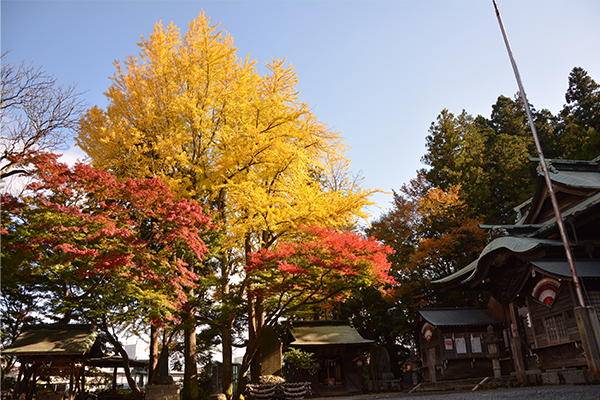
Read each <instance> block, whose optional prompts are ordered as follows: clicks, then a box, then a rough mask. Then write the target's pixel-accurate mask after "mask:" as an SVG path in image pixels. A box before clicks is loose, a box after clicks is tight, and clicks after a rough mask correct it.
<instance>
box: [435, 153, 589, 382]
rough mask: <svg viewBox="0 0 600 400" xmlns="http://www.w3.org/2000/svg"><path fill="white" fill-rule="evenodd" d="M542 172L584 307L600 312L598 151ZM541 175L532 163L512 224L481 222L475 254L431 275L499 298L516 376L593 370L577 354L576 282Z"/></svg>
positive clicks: (553, 162) (448, 286) (581, 352)
mask: <svg viewBox="0 0 600 400" xmlns="http://www.w3.org/2000/svg"><path fill="white" fill-rule="evenodd" d="M531 160H532V161H536V162H537V161H538V160H537V159H531ZM549 171H550V173H549V175H550V178H551V181H552V185H553V188H554V191H555V193H556V197H557V200H558V203H559V207H560V209H561V213H562V217H563V220H564V222H565V225H566V227H567V231H568V232H567V233H568V236H569V244H570V247H571V249H572V252H573V255H574V258H575V266H576V270H577V275H578V277H579V281H580V284H581V288H582V290H583V293H584V297H585V302H586V306H588V307H589V306H593V307H595V311H596V313H600V157H597V158H596V159H594V160H592V161H573V160H550V161H549ZM541 174H542V173H541V169H540V168H539V167H538V180H537V183H536V186H535V191H534V194H533V197H532V198H531V199H530V200H528V201H527V202H526V203H524V204H522V205H521V206H519V207H518V208H517V209H516V210H517V212H518V220H517V222H516V223H515V224H514V225H502V226H481V227H482V228H484V229H487V230H488V231H489V241H488V244H487V245H486V246H485V248H483V250H482V251H481V253H480V255H479V257H478V258H477V260H475V261H474V262H472V263H471V264H469V265H468V266H466V267H465V268H463V269H462V270H460V271H458V272H456V273H454V274H452V275H450V276H447V277H445V278H443V279H440V280H438V281H434V283H435V284H437V285H438V287H440V288H442V289H452V288H457V287H462V288H463V289H464V288H470V289H471V290H476V291H479V292H488V293H489V294H491V296H492V297H493V299H495V301H497V302H499V303H500V304H501V309H502V310H503V311H502V313H501V314H503V315H504V318H503V322H505V323H506V325H507V327H510V329H508V330H507V336H508V337H509V342H510V353H511V357H512V360H513V363H514V370H515V371H516V374H517V376H518V378H519V380H520V381H522V382H526V380H527V377H526V374H527V371H534V370H538V371H541V372H544V371H547V370H552V369H561V370H562V369H586V368H589V367H590V365H592V370H589V372H590V373H593V372H594V371H593V369H594V368H595V367H594V365H593V364H590V362H591V361H590V358H589V357H590V355H589V354H588V358H586V355H585V354H584V347H583V346H584V345H587V344H588V343H589V342H587V343H586V341H582V331H581V329H582V328H581V327H580V326H578V318H576V314H577V313H578V312H580V310H578V309H577V308H578V307H579V304H578V299H577V295H576V288H575V287H574V285H573V278H572V274H571V271H570V268H569V264H568V262H567V259H566V255H565V250H564V247H563V243H562V241H561V237H560V232H559V230H558V225H557V222H556V217H555V216H554V211H553V208H552V205H551V202H550V198H549V196H548V188H547V186H546V182H545V180H544V178H543V175H541ZM589 310H591V309H589ZM500 316H502V315H500ZM596 319H597V318H596V315H593V316H592V318H591V319H590V321H591V323H590V324H591V325H595V328H594V329H599V328H598V323H597V320H596ZM585 332H586V331H584V333H585ZM587 332H589V331H587ZM582 342H583V343H582Z"/></svg>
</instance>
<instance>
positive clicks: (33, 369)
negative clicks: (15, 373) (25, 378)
mask: <svg viewBox="0 0 600 400" xmlns="http://www.w3.org/2000/svg"><path fill="white" fill-rule="evenodd" d="M37 368H38V364H36V363H33V365H32V366H31V378H30V379H31V381H30V382H29V387H28V388H27V394H26V395H25V399H27V400H32V398H33V395H34V394H35V387H36V381H37Z"/></svg>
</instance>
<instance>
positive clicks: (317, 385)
mask: <svg viewBox="0 0 600 400" xmlns="http://www.w3.org/2000/svg"><path fill="white" fill-rule="evenodd" d="M373 344H374V341H373V340H368V339H364V338H363V337H362V336H361V335H360V334H359V333H358V331H357V330H356V329H355V328H353V327H352V326H350V323H349V322H348V321H295V322H294V324H293V327H292V328H291V329H290V330H289V332H288V334H287V338H286V341H285V344H284V348H288V347H295V348H298V349H301V350H304V351H307V352H310V353H314V355H315V364H316V365H317V367H318V371H317V373H316V374H315V375H312V376H311V377H304V378H305V379H311V380H312V382H311V384H312V388H313V391H314V392H316V393H318V394H320V395H325V394H327V395H333V394H348V393H360V392H361V391H362V387H361V384H362V382H361V369H362V366H363V364H362V358H361V357H360V355H361V352H363V351H368V350H369V349H370V348H371V346H372V345H373Z"/></svg>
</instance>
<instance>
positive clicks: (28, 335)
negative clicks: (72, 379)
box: [2, 324, 98, 356]
mask: <svg viewBox="0 0 600 400" xmlns="http://www.w3.org/2000/svg"><path fill="white" fill-rule="evenodd" d="M97 336H98V333H97V332H96V331H95V329H92V328H91V327H90V326H89V325H65V324H63V325H42V326H38V327H34V328H33V329H29V330H26V331H24V332H23V333H21V334H20V335H19V336H18V337H17V339H15V341H14V343H13V344H12V345H10V346H9V347H7V348H6V349H4V350H2V353H3V354H6V355H12V356H25V355H83V354H85V353H87V352H88V351H89V350H90V349H91V348H92V345H93V344H94V342H95V341H96V337H97Z"/></svg>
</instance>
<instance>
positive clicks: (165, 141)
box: [77, 13, 371, 253]
mask: <svg viewBox="0 0 600 400" xmlns="http://www.w3.org/2000/svg"><path fill="white" fill-rule="evenodd" d="M217 26H218V25H212V26H211V25H210V20H209V18H207V17H206V16H205V15H204V13H200V15H199V16H198V18H196V19H195V20H194V21H192V22H191V23H190V24H189V28H188V31H187V32H186V33H185V35H184V36H182V35H181V33H180V31H179V29H178V28H177V27H176V26H174V25H173V24H170V25H169V26H167V27H164V26H163V25H162V24H161V23H158V24H156V26H155V28H154V31H153V33H152V34H151V35H150V37H149V38H148V39H144V38H142V39H141V41H140V43H139V47H140V54H139V57H129V58H128V59H127V60H126V61H125V62H124V64H123V65H121V64H120V63H118V62H117V63H115V66H116V73H115V75H114V77H113V83H112V85H111V87H110V88H109V90H108V92H107V93H106V96H107V98H108V107H107V109H106V110H105V111H102V110H100V109H98V108H94V109H91V110H90V111H89V112H88V113H87V115H86V116H85V117H84V119H83V120H82V124H81V132H80V133H79V137H78V139H77V141H78V143H79V144H80V146H82V148H83V149H84V150H85V151H86V153H88V155H89V156H90V158H91V159H92V160H93V163H94V164H95V165H96V166H101V167H102V168H104V169H108V170H112V171H114V172H115V174H116V175H117V176H119V177H128V176H135V177H147V176H151V177H159V178H161V179H162V180H163V181H164V182H165V183H166V184H167V185H168V186H169V187H170V188H171V190H173V192H174V193H176V194H177V196H180V197H188V198H195V199H201V200H203V201H210V202H211V204H212V206H213V207H214V208H216V209H218V215H219V216H220V219H221V222H222V223H224V224H226V225H225V226H224V229H223V232H224V234H225V235H226V238H225V239H224V240H223V246H224V247H226V248H229V249H237V251H238V252H241V253H243V249H244V243H243V241H244V239H245V238H246V237H252V243H254V244H255V245H256V246H259V247H260V246H262V245H264V243H263V244H261V238H262V237H263V232H269V233H270V235H271V236H273V237H281V236H285V235H286V234H292V231H293V230H294V229H295V228H296V227H298V226H301V225H312V224H320V225H324V226H329V227H336V226H348V225H351V224H353V223H354V222H355V221H356V219H357V218H360V217H363V216H364V215H363V213H362V211H361V210H362V209H363V207H364V206H365V205H368V204H370V202H369V201H368V197H369V196H370V194H371V192H370V191H366V190H362V189H361V188H360V187H359V186H358V184H357V182H355V181H353V180H352V179H351V178H350V177H349V176H348V160H347V159H346V158H345V157H344V152H345V151H346V146H345V145H344V144H343V142H342V140H341V139H340V136H339V134H338V133H336V132H333V131H331V130H329V129H328V128H327V127H326V126H325V124H323V123H322V122H320V121H319V120H318V118H317V117H316V116H315V115H313V114H312V113H311V112H310V111H309V107H308V105H307V104H305V103H302V102H300V101H299V100H298V91H297V90H296V85H297V83H298V77H297V75H296V73H295V71H294V67H293V66H292V65H286V60H285V59H283V60H280V59H278V58H275V59H273V60H272V61H271V63H269V64H267V69H268V71H269V72H268V73H267V74H266V75H264V76H260V75H259V74H258V73H257V71H256V69H255V67H254V65H255V62H254V61H250V59H249V56H248V57H246V58H244V59H243V60H240V59H239V58H238V57H237V54H236V50H237V49H236V48H235V47H234V45H233V39H232V38H231V36H230V35H228V34H227V33H226V32H223V31H217V30H216V27H217Z"/></svg>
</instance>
